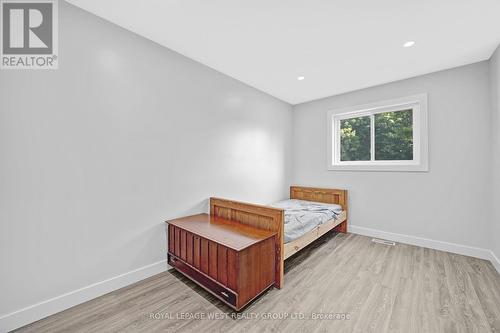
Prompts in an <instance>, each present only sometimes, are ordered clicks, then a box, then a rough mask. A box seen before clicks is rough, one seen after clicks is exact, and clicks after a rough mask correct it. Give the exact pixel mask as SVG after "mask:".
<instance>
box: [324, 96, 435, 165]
mask: <svg viewBox="0 0 500 333" xmlns="http://www.w3.org/2000/svg"><path fill="white" fill-rule="evenodd" d="M327 120H328V169H330V170H371V171H427V170H428V160H427V95H426V94H421V95H416V96H410V97H406V98H400V99H397V100H390V101H384V102H379V103H374V104H370V105H364V106H357V107H352V108H346V109H342V110H334V111H329V112H328V119H327Z"/></svg>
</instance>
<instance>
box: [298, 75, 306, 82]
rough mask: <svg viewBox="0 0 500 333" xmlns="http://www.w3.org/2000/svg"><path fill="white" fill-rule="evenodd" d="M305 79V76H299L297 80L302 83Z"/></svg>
mask: <svg viewBox="0 0 500 333" xmlns="http://www.w3.org/2000/svg"><path fill="white" fill-rule="evenodd" d="M304 79H305V77H303V76H297V80H299V81H302V80H304Z"/></svg>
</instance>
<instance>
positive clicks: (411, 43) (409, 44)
mask: <svg viewBox="0 0 500 333" xmlns="http://www.w3.org/2000/svg"><path fill="white" fill-rule="evenodd" d="M413 45H415V42H414V41H412V40H410V41H407V42H406V43H404V44H403V46H404V47H412V46H413Z"/></svg>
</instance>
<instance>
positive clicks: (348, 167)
mask: <svg viewBox="0 0 500 333" xmlns="http://www.w3.org/2000/svg"><path fill="white" fill-rule="evenodd" d="M328 170H329V171H386V172H387V171H389V172H391V171H392V172H428V171H429V167H428V165H423V164H407V165H373V164H372V165H354V164H345V165H328Z"/></svg>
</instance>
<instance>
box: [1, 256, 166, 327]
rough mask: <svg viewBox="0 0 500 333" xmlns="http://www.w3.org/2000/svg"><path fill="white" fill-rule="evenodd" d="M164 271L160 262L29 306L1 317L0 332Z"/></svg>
mask: <svg viewBox="0 0 500 333" xmlns="http://www.w3.org/2000/svg"><path fill="white" fill-rule="evenodd" d="M165 270H167V260H161V261H158V262H155V263H153V264H150V265H147V266H144V267H141V268H138V269H135V270H133V271H130V272H127V273H124V274H121V275H118V276H115V277H112V278H110V279H107V280H104V281H101V282H97V283H94V284H91V285H90V286H86V287H83V288H80V289H78V290H74V291H71V292H69V293H66V294H64V295H60V296H57V297H54V298H51V299H48V300H45V301H43V302H40V303H37V304H33V305H30V306H28V307H26V308H24V309H20V310H17V311H14V312H12V313H9V314H6V315H2V316H0V332H8V331H11V330H14V329H16V328H19V327H22V326H24V325H27V324H30V323H32V322H34V321H37V320H40V319H42V318H45V317H47V316H50V315H52V314H54V313H57V312H60V311H63V310H66V309H69V308H71V307H73V306H75V305H78V304H81V303H83V302H86V301H89V300H91V299H93V298H96V297H99V296H102V295H104V294H107V293H109V292H111V291H114V290H117V289H120V288H123V287H125V286H128V285H130V284H132V283H135V282H138V281H140V280H143V279H146V278H148V277H150V276H153V275H155V274H158V273H161V272H163V271H165Z"/></svg>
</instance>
